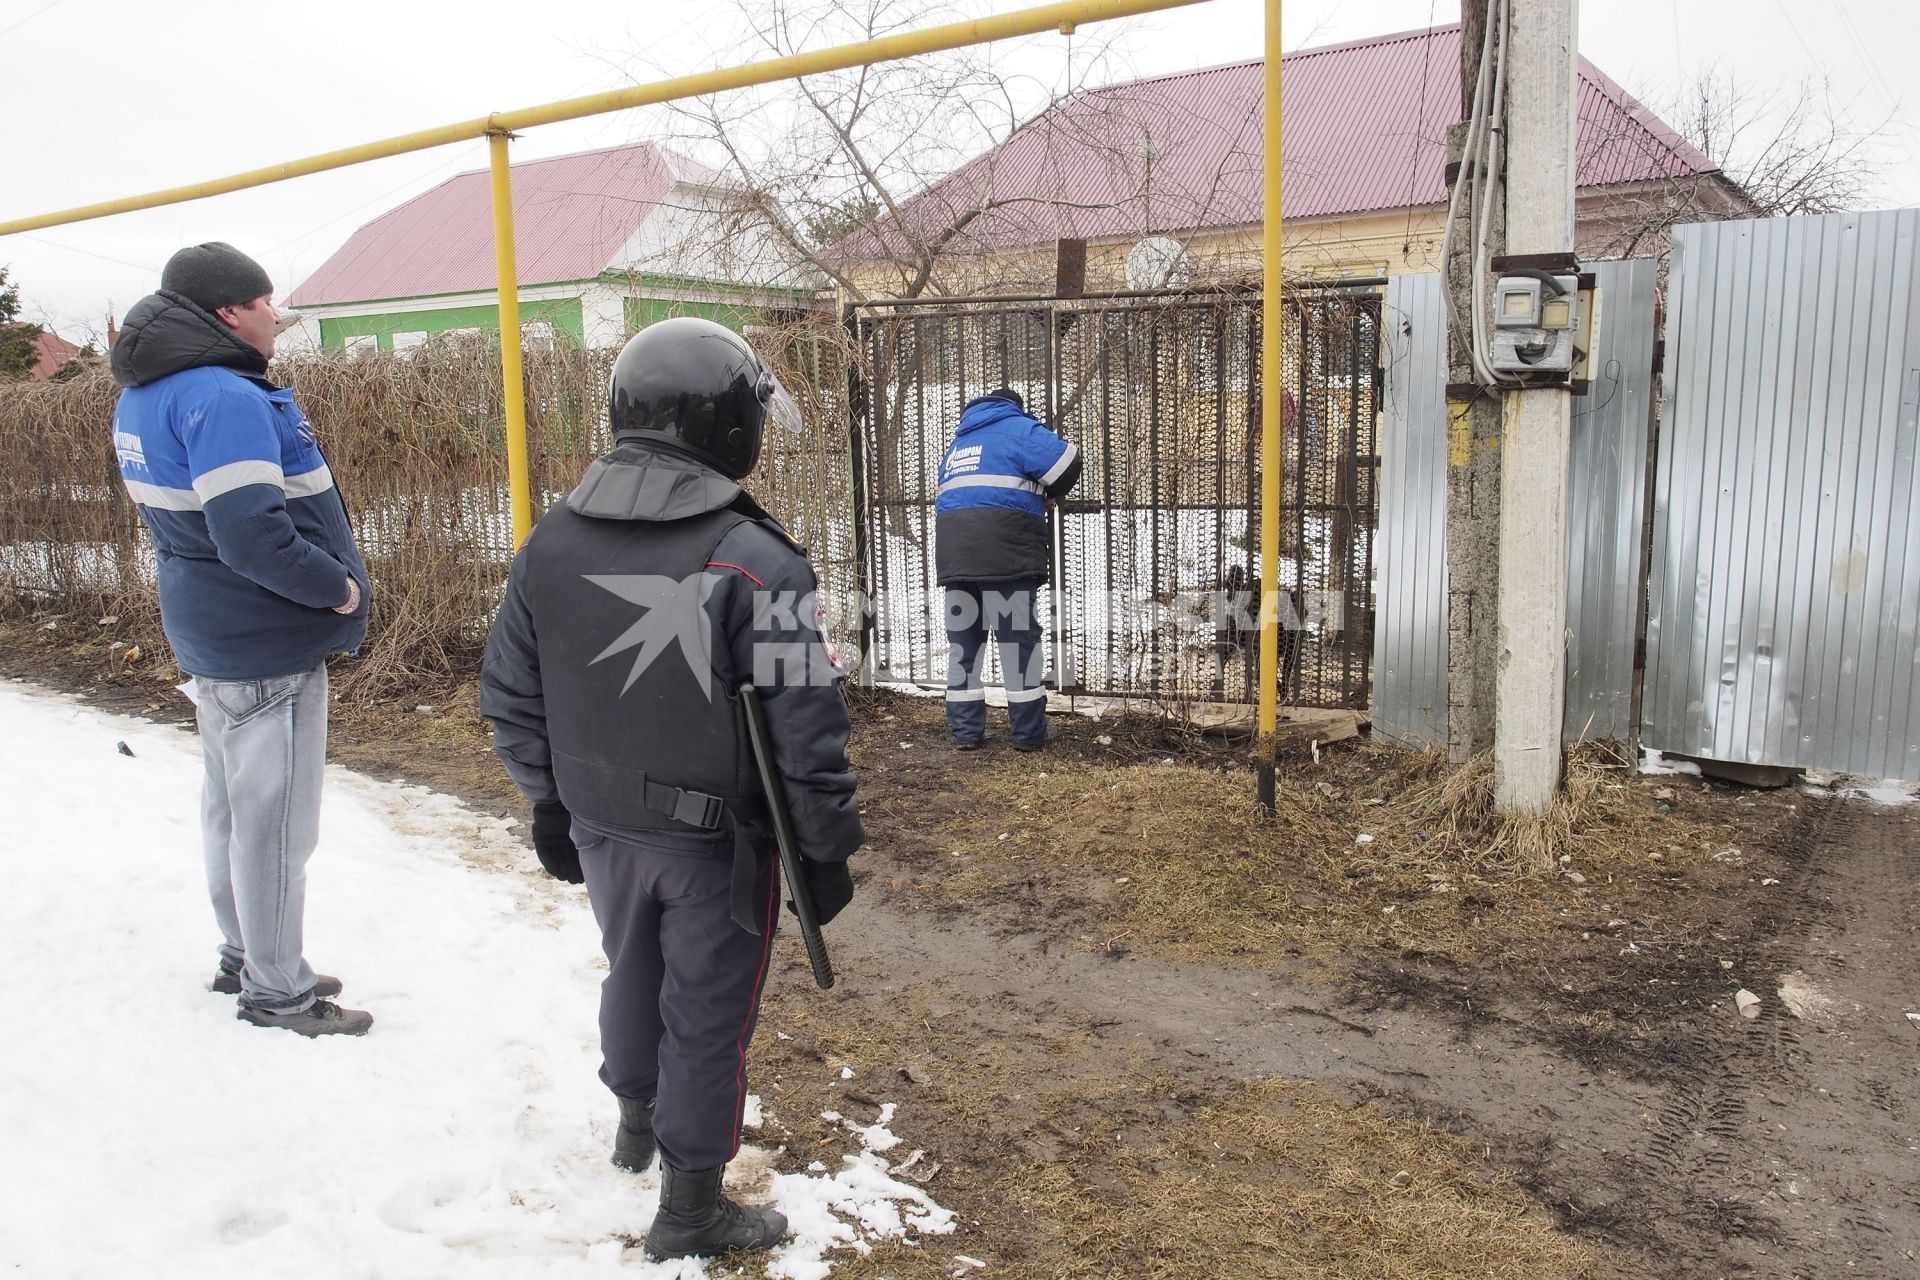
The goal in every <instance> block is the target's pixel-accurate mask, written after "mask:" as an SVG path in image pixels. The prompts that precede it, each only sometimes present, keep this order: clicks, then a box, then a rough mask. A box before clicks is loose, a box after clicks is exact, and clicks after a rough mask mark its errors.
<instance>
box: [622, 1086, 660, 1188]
mask: <svg viewBox="0 0 1920 1280" xmlns="http://www.w3.org/2000/svg"><path fill="white" fill-rule="evenodd" d="M615 1101H617V1102H618V1103H619V1104H620V1127H619V1128H618V1129H616V1130H614V1133H613V1162H614V1164H616V1165H618V1166H619V1167H620V1168H622V1169H625V1170H626V1171H627V1172H628V1173H645V1172H646V1169H647V1166H648V1165H650V1164H652V1163H653V1153H654V1151H655V1150H657V1149H658V1147H659V1144H658V1143H656V1142H655V1141H654V1140H653V1099H652V1098H617V1099H615Z"/></svg>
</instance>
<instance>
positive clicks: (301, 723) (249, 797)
mask: <svg viewBox="0 0 1920 1280" xmlns="http://www.w3.org/2000/svg"><path fill="white" fill-rule="evenodd" d="M194 686H195V690H196V693H197V696H198V698H199V719H200V749H201V753H202V754H203V755H204V757H205V759H206V780H205V785H204V787H203V789H202V791H201V795H200V833H201V838H202V840H203V841H204V844H205V848H206V861H207V893H208V896H209V897H211V898H212V899H213V918H214V920H215V922H216V923H218V924H219V926H220V939H221V941H220V964H221V966H222V967H223V968H226V969H232V970H237V971H238V972H239V974H240V1003H241V1004H243V1005H245V1006H247V1007H249V1008H254V1009H267V1010H272V1011H274V1012H287V1011H298V1010H301V1009H305V1008H306V1007H307V1006H308V1005H310V1004H312V1003H313V982H314V978H313V970H312V969H311V968H309V967H308V965H307V962H306V959H305V958H304V957H303V956H302V954H301V942H302V922H303V917H304V915H305V913H306V905H307V859H308V858H310V857H312V856H313V848H314V846H315V845H316V844H318V843H319V840H320V781H321V778H322V776H323V775H324V772H325V770H326V764H327V665H326V663H324V662H322V663H321V664H320V665H319V666H317V667H315V668H314V669H313V670H311V671H302V672H300V673H298V674H296V675H290V676H276V677H274V678H273V679H270V680H207V679H203V678H200V677H195V678H194Z"/></svg>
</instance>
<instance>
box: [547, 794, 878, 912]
mask: <svg viewBox="0 0 1920 1280" xmlns="http://www.w3.org/2000/svg"><path fill="white" fill-rule="evenodd" d="M572 826H573V815H572V814H570V813H568V812H567V806H565V805H563V804H561V803H560V802H559V801H558V800H550V801H548V802H547V803H546V804H537V805H535V806H533V851H534V852H535V853H537V854H539V855H540V865H541V866H543V867H545V868H546V869H547V874H548V875H550V876H552V877H553V878H554V879H555V880H565V881H566V882H567V883H568V884H581V883H584V882H585V880H586V876H584V875H582V874H581V872H580V851H579V850H578V849H576V848H574V847H573V836H572V835H571V834H569V832H568V828H570V827H572ZM848 891H849V893H851V891H852V886H851V885H849V886H848Z"/></svg>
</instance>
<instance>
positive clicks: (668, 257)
mask: <svg viewBox="0 0 1920 1280" xmlns="http://www.w3.org/2000/svg"><path fill="white" fill-rule="evenodd" d="M737 198H738V197H737V195H736V193H734V192H731V191H727V190H724V189H722V190H716V189H714V188H711V187H698V186H692V185H689V184H687V183H678V184H676V185H675V186H674V187H673V188H672V189H671V190H669V191H668V192H667V194H666V195H665V196H664V197H662V198H661V201H660V206H659V208H658V209H656V210H655V212H654V214H653V216H652V217H650V218H648V219H647V220H646V221H645V222H643V223H641V224H640V226H639V228H638V229H636V230H635V231H634V233H633V235H632V236H631V237H629V238H628V240H627V243H626V244H625V246H623V247H622V248H621V250H620V253H619V254H618V255H616V256H615V257H614V259H613V261H612V262H611V263H609V264H608V270H610V271H628V272H633V273H635V274H657V275H668V276H680V277H687V278H692V279H699V280H727V281H734V282H737V283H739V284H743V285H760V286H770V287H784V288H795V287H806V286H808V285H810V284H811V283H813V282H812V281H811V280H809V279H808V278H807V273H806V271H805V269H804V268H803V267H801V266H800V265H799V264H797V263H796V262H795V261H794V260H793V258H792V256H791V255H790V254H789V253H787V252H786V251H785V249H784V247H783V246H782V245H781V244H780V243H779V242H778V241H777V240H776V239H775V238H774V237H773V236H772V235H771V234H770V233H769V232H768V231H767V230H766V229H765V228H762V227H752V228H741V227H738V226H735V225H733V223H732V217H731V214H730V213H729V212H728V209H727V206H728V205H729V204H731V203H732V202H733V201H734V200H736V199H737Z"/></svg>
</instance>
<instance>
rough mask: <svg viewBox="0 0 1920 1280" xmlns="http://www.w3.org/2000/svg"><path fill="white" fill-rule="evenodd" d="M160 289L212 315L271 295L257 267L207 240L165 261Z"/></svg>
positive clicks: (269, 284) (270, 287) (268, 283)
mask: <svg viewBox="0 0 1920 1280" xmlns="http://www.w3.org/2000/svg"><path fill="white" fill-rule="evenodd" d="M160 287H161V288H162V289H164V290H166V291H167V292H168V293H177V294H180V295H182V296H183V297H185V298H187V299H189V300H190V301H192V302H196V303H198V304H199V305H200V306H203V307H205V308H206V309H207V310H209V311H212V310H215V309H216V308H219V307H233V306H238V305H239V304H241V303H243V302H252V301H253V300H254V299H255V298H258V297H261V296H263V295H265V294H270V293H272V292H273V281H271V280H269V279H268V278H267V273H266V271H265V270H264V269H262V268H261V266H260V264H259V263H257V262H255V261H254V260H253V259H252V258H249V257H248V256H247V255H246V254H244V253H242V252H240V251H239V250H238V249H236V248H234V247H233V246H232V245H230V244H223V243H221V242H220V241H218V240H210V241H208V242H207V243H206V244H195V245H189V246H187V247H186V248H184V249H182V250H180V252H178V253H176V254H174V255H173V256H172V257H171V258H168V259H167V265H166V267H165V268H164V269H162V270H161V272H160Z"/></svg>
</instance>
